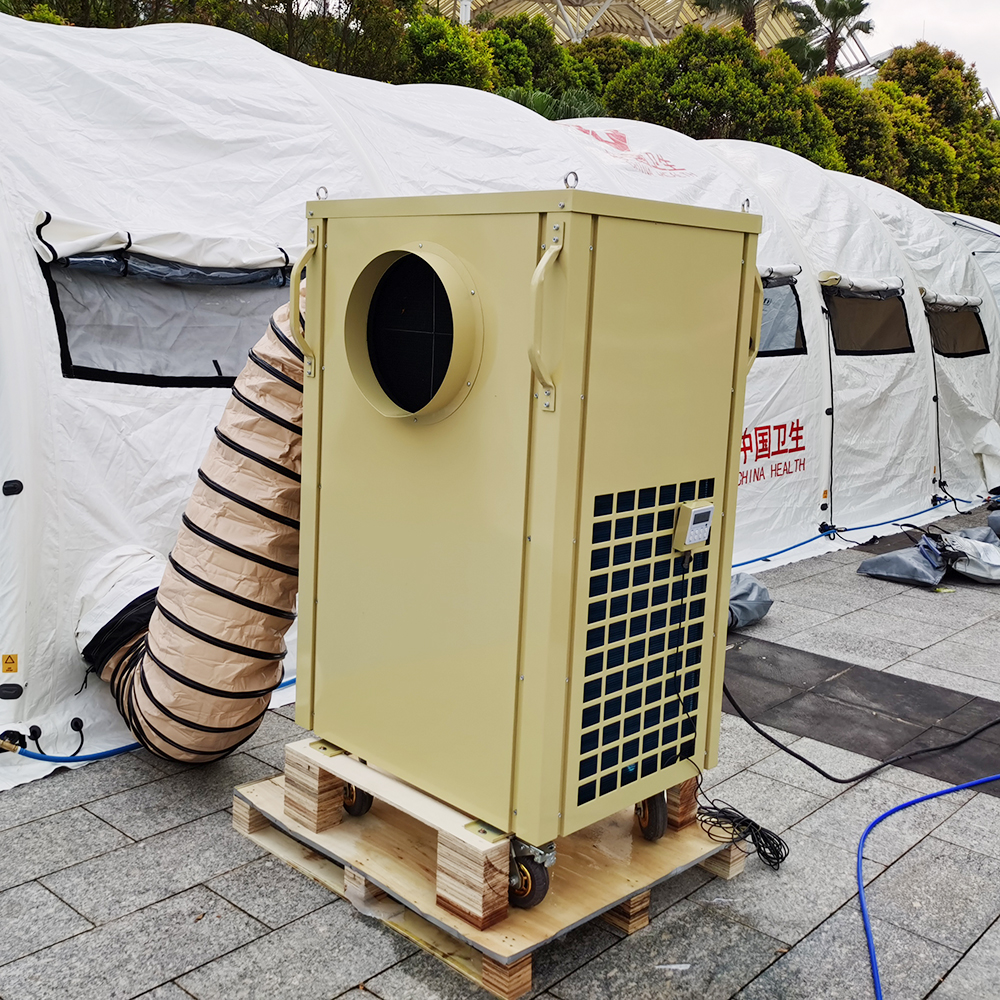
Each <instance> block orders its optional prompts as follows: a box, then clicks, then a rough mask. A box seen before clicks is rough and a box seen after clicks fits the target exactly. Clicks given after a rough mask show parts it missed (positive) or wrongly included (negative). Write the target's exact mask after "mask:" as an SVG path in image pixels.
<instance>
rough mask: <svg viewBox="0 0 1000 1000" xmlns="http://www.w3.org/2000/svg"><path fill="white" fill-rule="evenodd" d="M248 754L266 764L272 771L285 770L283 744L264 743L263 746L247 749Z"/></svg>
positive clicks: (282, 771)
mask: <svg viewBox="0 0 1000 1000" xmlns="http://www.w3.org/2000/svg"><path fill="white" fill-rule="evenodd" d="M247 754H248V756H250V757H255V758H256V759H257V760H259V761H262V762H263V763H264V764H267V766H268V767H269V768H271V770H272V771H278V772H280V773H282V774H283V773H284V771H285V744H284V743H265V744H264V746H259V747H254V748H253V749H252V750H248V751H247Z"/></svg>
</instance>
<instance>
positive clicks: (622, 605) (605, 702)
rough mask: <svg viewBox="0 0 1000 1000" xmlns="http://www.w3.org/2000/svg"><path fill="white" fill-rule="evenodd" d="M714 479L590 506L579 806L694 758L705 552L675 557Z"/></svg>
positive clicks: (608, 496) (606, 498) (630, 493)
mask: <svg viewBox="0 0 1000 1000" xmlns="http://www.w3.org/2000/svg"><path fill="white" fill-rule="evenodd" d="M714 492H715V480H714V479H702V480H700V481H693V480H692V481H690V482H685V483H680V484H679V485H678V484H671V485H667V486H660V487H658V488H657V487H655V486H650V487H646V488H644V489H640V490H626V491H623V492H621V493H618V494H617V495H615V494H613V493H605V494H602V495H600V496H597V497H595V498H594V507H593V516H594V519H593V524H592V527H591V541H592V548H591V552H590V570H591V573H590V583H589V586H590V592H589V596H590V600H589V603H588V606H587V619H588V627H587V642H586V651H585V653H584V656H585V662H584V675H585V678H586V680H585V682H584V685H583V705H582V706H581V707H580V708H579V710H580V711H582V730H583V732H582V736H581V739H580V761H579V772H578V788H577V804H578V805H584V804H585V803H587V802H590V801H592V800H593V799H595V798H597V797H598V796H601V795H608V794H610V793H612V792H614V791H615V790H616V789H618V788H620V787H623V786H625V785H628V784H630V783H631V782H633V781H636V780H637V779H638V778H640V777H646V776H647V775H650V774H653V773H654V772H656V771H658V770H662V769H664V768H667V767H669V766H670V765H672V764H674V763H676V762H677V761H679V760H684V759H686V758H688V757H691V756H693V755H694V752H695V741H696V734H697V726H698V717H699V716H698V711H699V698H700V695H701V667H700V664H701V662H702V641H703V637H704V630H705V592H706V589H707V585H708V576H707V570H708V564H709V548H710V546H709V548H706V549H704V550H702V551H699V552H696V553H694V554H693V556H691V557H690V562H689V563H688V562H687V558H688V556H687V554H685V553H680V552H675V551H674V549H673V534H672V529H673V526H674V521H675V517H676V513H677V505H678V504H679V503H684V502H686V501H689V500H694V499H696V498H697V499H699V500H700V499H709V498H711V497H712V495H713V493H714Z"/></svg>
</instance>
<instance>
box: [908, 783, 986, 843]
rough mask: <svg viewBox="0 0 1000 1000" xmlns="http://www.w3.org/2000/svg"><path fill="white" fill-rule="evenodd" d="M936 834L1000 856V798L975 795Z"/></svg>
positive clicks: (952, 841) (941, 838)
mask: <svg viewBox="0 0 1000 1000" xmlns="http://www.w3.org/2000/svg"><path fill="white" fill-rule="evenodd" d="M955 794H956V795H960V794H962V793H961V792H956V793H955ZM950 797H951V796H949V798H950ZM914 808H915V809H919V808H920V806H914ZM934 836H935V837H937V839H938V840H946V841H948V843H949V844H958V845H959V846H960V847H967V848H968V849H969V850H970V851H978V852H979V853H980V854H985V855H987V856H988V857H991V858H998V857H1000V799H997V798H995V797H994V796H992V795H974V796H973V797H972V798H971V799H970V800H969V801H968V802H966V803H965V805H963V806H962V808H961V809H958V810H956V811H955V812H953V813H952V814H951V816H949V817H948V819H946V820H945V821H944V822H943V823H942V824H941V825H940V826H939V827H937V829H936V830H935V831H934Z"/></svg>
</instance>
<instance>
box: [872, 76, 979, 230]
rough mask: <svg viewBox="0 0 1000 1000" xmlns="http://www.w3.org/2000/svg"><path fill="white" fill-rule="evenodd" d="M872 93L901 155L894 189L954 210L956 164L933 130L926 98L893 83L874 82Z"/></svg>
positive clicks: (918, 199)
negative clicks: (890, 127) (900, 168)
mask: <svg viewBox="0 0 1000 1000" xmlns="http://www.w3.org/2000/svg"><path fill="white" fill-rule="evenodd" d="M872 93H873V94H874V96H875V99H876V100H877V101H878V102H879V104H880V105H881V107H882V108H883V109H884V111H885V112H886V114H887V115H888V116H889V119H890V121H891V122H892V128H893V134H894V135H895V139H896V146H897V148H898V149H899V153H900V156H901V157H902V170H901V175H900V180H899V183H898V184H897V185H896V190H897V191H902V193H903V194H905V195H908V196H909V197H911V198H912V199H913V200H914V201H918V202H920V204H921V205H926V206H927V208H936V209H940V210H941V211H944V212H954V211H956V209H957V207H958V202H957V196H958V176H959V165H958V162H957V158H956V156H955V150H954V149H953V148H952V147H951V145H950V144H949V143H948V142H946V141H945V140H944V139H942V138H941V137H940V136H938V135H935V134H934V119H933V116H932V115H931V110H930V107H929V105H928V104H927V101H925V100H924V99H923V98H922V97H920V96H918V95H916V94H906V93H904V92H903V90H902V88H901V87H900V86H899V85H898V84H895V83H888V82H879V83H876V84H875V86H874V87H873V88H872Z"/></svg>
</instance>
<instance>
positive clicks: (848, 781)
mask: <svg viewBox="0 0 1000 1000" xmlns="http://www.w3.org/2000/svg"><path fill="white" fill-rule="evenodd" d="M722 693H723V694H724V695H725V696H726V697H727V698H728V699H729V703H730V704H731V705H732V706H733V708H735V709H736V714H737V715H738V716H739V717H740V718H741V719H742V720H743V721H744V722H745V723H746V724H747V725H748V726H749V727H750V728H751V729H752V730H753V731H754V732H755V733H758V734H759V735H760V736H763V737H764V739H765V740H767V741H768V743H773V744H774V745H775V746H776V747H777V748H778V749H779V750H784V751H785V753H787V754H788V755H789V756H791V757H794V758H795V759H796V760H798V761H801V762H802V763H803V764H805V765H806V767H811V768H812V769H813V770H814V771H815V772H816V773H817V774H821V775H822V776H823V777H824V778H826V779H827V780H828V781H835V782H836V783H837V784H838V785H853V784H854V783H855V782H857V781H861V780H863V779H864V778H870V777H871V776H872V775H873V774H875V773H876V772H878V771H881V770H882V768H883V767H889V765H890V764H897V763H899V761H901V760H910V759H911V758H913V757H919V756H921V755H922V754H925V753H936V752H937V751H939V750H954V749H955V747H960V746H961V745H962V744H963V743H968V741H969V740H971V739H972V738H973V737H974V736H978V735H979V734H980V733H984V732H986V730H987V729H992V728H993V726H996V725H1000V719H994V720H993V721H992V722H987V723H986V725H984V726H980V727H979V728H978V729H973V730H972V732H971V733H968V734H967V735H965V736H963V737H961V739H957V740H954V741H953V742H951V743H941V744H938V745H937V746H933V747H924V748H923V749H922V750H911V751H910V752H909V753H901V754H899V755H898V756H896V757H890V758H889V759H888V760H884V761H882V763H881V764H876V765H875V767H870V768H868V770H867V771H862V772H861V773H860V774H855V775H854V776H853V777H850V778H837V777H835V776H834V775H832V774H830V773H828V772H827V771H824V770H823V768H821V767H820V766H819V764H814V763H813V762H812V761H811V760H806V758H805V757H803V756H802V754H800V753H796V752H795V751H794V750H793V749H792V748H791V747H787V746H785V744H784V743H782V742H780V741H779V740H776V739H775V738H774V737H773V736H770V735H768V734H767V733H765V732H764V730H763V729H761V727H760V726H758V725H757V723H756V722H754V721H753V719H751V718H750V716H748V715H747V714H746V712H744V711H743V709H742V708H740V706H739V704H738V703H737V701H736V700H735V699H734V698H733V694H732V692H731V691H730V690H729V688H728V687H727V686H726V682H725V681H723V682H722Z"/></svg>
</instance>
